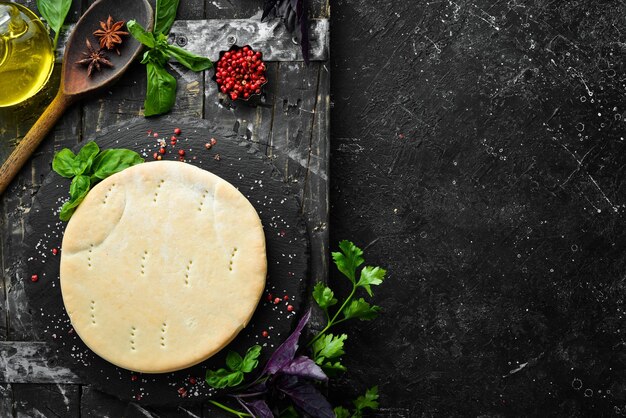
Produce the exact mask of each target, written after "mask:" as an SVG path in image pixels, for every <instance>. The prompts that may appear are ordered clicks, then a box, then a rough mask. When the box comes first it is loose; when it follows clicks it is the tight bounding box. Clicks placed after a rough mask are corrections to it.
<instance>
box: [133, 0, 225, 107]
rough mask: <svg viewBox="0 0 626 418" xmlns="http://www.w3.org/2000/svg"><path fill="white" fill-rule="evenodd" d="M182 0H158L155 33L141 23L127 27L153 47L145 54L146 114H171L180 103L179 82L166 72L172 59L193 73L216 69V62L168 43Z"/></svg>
mask: <svg viewBox="0 0 626 418" xmlns="http://www.w3.org/2000/svg"><path fill="white" fill-rule="evenodd" d="M178 1H179V0H157V2H156V12H155V24H154V31H152V32H148V31H147V30H146V29H145V28H144V27H142V26H141V25H140V24H139V23H137V21H135V20H130V21H128V23H126V27H127V28H128V31H129V32H130V34H131V35H132V36H133V37H134V38H135V39H137V40H138V41H139V42H141V43H142V44H143V45H145V46H146V47H147V48H149V49H148V50H147V51H146V52H145V53H144V55H143V59H142V60H141V63H142V64H146V73H147V78H148V83H147V84H148V86H147V89H146V99H145V101H144V115H145V116H154V115H160V114H163V113H166V112H168V111H169V110H170V109H171V108H172V106H174V102H175V100H176V79H175V78H174V76H172V75H171V74H170V73H169V72H167V70H166V69H165V67H166V65H167V61H168V60H169V59H170V58H171V59H174V60H175V61H178V62H179V63H181V64H182V65H184V66H185V67H187V68H189V69H190V70H192V71H203V70H208V69H209V68H211V67H213V62H212V61H211V60H210V59H208V58H204V57H201V56H199V55H195V54H192V53H191V52H189V51H186V50H184V49H182V48H179V47H177V46H175V45H170V44H169V43H168V42H167V33H168V32H169V30H170V28H171V27H172V24H173V23H174V18H175V17H176V9H178Z"/></svg>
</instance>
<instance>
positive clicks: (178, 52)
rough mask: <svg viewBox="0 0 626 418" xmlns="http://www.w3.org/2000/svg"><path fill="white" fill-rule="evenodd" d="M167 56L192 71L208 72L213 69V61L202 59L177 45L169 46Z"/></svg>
mask: <svg viewBox="0 0 626 418" xmlns="http://www.w3.org/2000/svg"><path fill="white" fill-rule="evenodd" d="M166 51H167V54H168V55H169V56H170V57H172V58H174V59H175V60H176V61H178V62H180V63H181V64H183V65H184V66H185V67H187V68H189V69H190V70H192V71H202V70H208V69H209V68H212V67H213V61H211V60H210V59H208V58H205V57H201V56H199V55H196V54H193V53H191V52H189V51H185V50H184V49H182V48H179V47H177V46H175V45H167V47H166Z"/></svg>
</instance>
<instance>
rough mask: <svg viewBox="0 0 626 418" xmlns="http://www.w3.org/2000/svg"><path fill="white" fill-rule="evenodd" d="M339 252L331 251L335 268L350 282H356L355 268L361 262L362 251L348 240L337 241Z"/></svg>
mask: <svg viewBox="0 0 626 418" xmlns="http://www.w3.org/2000/svg"><path fill="white" fill-rule="evenodd" d="M339 249H340V250H341V252H333V253H332V256H333V260H334V261H335V264H336V265H337V269H339V271H340V272H342V273H343V274H344V275H345V276H346V277H347V278H348V279H350V281H351V282H352V283H355V282H356V269H357V267H359V266H360V265H361V264H363V261H364V260H363V251H362V250H361V249H360V248H359V247H357V246H356V245H354V244H353V243H352V242H350V241H346V240H344V241H341V242H340V243H339Z"/></svg>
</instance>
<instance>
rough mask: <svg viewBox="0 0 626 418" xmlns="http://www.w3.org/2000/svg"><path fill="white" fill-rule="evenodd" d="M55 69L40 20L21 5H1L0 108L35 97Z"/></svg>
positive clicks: (48, 37)
mask: <svg viewBox="0 0 626 418" xmlns="http://www.w3.org/2000/svg"><path fill="white" fill-rule="evenodd" d="M53 66H54V51H53V50H52V42H51V41H50V36H49V35H48V31H47V30H46V28H45V27H44V25H43V23H41V20H39V18H38V17H37V16H36V15H35V14H34V13H33V12H32V11H30V10H29V9H27V8H26V7H24V6H22V5H20V4H17V3H7V2H2V1H0V107H5V106H12V105H15V104H17V103H21V102H23V101H24V100H26V99H28V98H30V97H32V96H34V95H35V93H37V92H38V91H39V90H41V88H42V87H43V86H44V84H46V82H47V81H48V78H50V74H51V73H52V68H53Z"/></svg>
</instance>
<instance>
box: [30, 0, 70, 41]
mask: <svg viewBox="0 0 626 418" xmlns="http://www.w3.org/2000/svg"><path fill="white" fill-rule="evenodd" d="M70 7H72V0H37V9H38V10H39V13H41V17H43V18H44V19H45V21H46V22H48V25H49V26H50V28H51V29H52V30H54V42H53V49H54V50H56V48H57V42H58V41H59V32H60V31H61V26H63V22H65V17H66V16H67V13H68V12H69V11H70Z"/></svg>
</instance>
